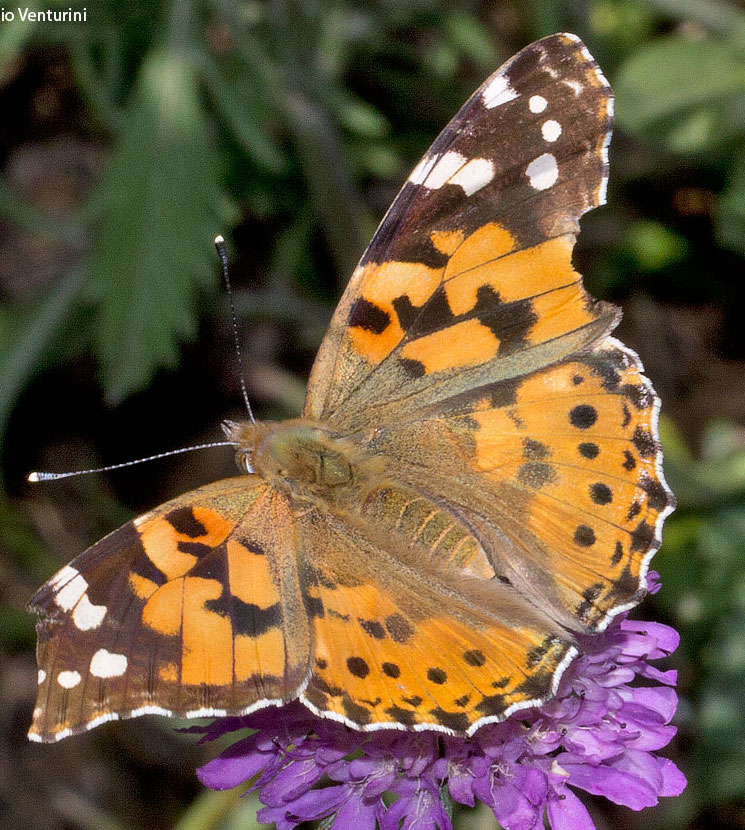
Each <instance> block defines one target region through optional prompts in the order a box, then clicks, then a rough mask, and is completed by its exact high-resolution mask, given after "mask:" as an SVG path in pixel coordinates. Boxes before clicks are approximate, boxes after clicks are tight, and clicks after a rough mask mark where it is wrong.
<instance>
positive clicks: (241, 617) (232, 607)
mask: <svg viewBox="0 0 745 830" xmlns="http://www.w3.org/2000/svg"><path fill="white" fill-rule="evenodd" d="M204 607H205V609H206V610H207V611H211V612H213V613H215V614H219V615H220V616H221V617H228V618H229V619H230V620H232V622H233V631H234V632H235V633H236V634H242V635H245V636H247V637H260V636H261V635H262V634H265V633H266V632H267V631H269V630H270V629H272V628H280V627H281V625H282V607H281V605H280V604H279V603H278V602H275V603H274V605H270V606H268V607H267V608H261V607H260V606H258V605H255V604H254V603H253V602H243V600H241V599H239V598H238V597H236V596H233V595H232V594H227V593H226V592H223V593H222V594H221V595H220V596H219V597H218V598H217V599H208V600H207V601H206V602H205V603H204Z"/></svg>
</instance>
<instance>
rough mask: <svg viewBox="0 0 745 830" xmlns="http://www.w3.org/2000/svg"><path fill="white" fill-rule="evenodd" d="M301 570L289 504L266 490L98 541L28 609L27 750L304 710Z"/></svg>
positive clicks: (175, 513) (216, 495) (181, 511)
mask: <svg viewBox="0 0 745 830" xmlns="http://www.w3.org/2000/svg"><path fill="white" fill-rule="evenodd" d="M296 562H297V539H296V535H295V525H294V521H293V515H292V511H291V509H290V505H289V502H288V500H287V499H286V497H284V496H282V495H281V494H279V493H277V492H276V491H274V490H272V489H271V488H269V487H268V486H267V485H266V483H265V482H264V481H262V480H261V479H259V478H258V477H254V478H252V479H248V478H247V477H238V478H232V479H226V480H223V481H218V482H215V483H214V484H211V485H208V486H206V487H202V488H200V489H199V490H195V491H194V492H191V493H186V494H185V495H183V496H180V497H179V498H177V499H174V500H173V501H171V502H168V503H166V504H164V505H161V506H160V507H159V508H157V509H156V510H153V511H152V512H150V513H148V514H146V515H144V516H142V517H140V518H139V519H135V520H134V521H133V522H129V523H128V524H126V525H124V526H123V527H121V528H120V529H119V530H117V531H115V532H114V533H112V534H110V535H109V536H107V537H106V538H104V539H102V540H101V541H100V542H98V543H97V544H96V545H94V546H93V547H91V548H90V549H89V550H87V551H86V552H85V553H83V554H82V555H81V556H79V557H78V558H77V559H76V560H74V561H73V562H72V563H71V564H70V565H67V566H66V567H65V568H63V569H62V570H61V571H60V572H59V573H58V574H56V575H55V576H54V577H53V578H52V579H51V580H50V581H49V582H48V583H47V584H46V585H45V586H44V587H43V588H42V589H41V590H40V591H39V592H38V594H37V595H36V596H35V597H34V599H33V600H32V602H31V608H32V610H33V611H35V612H36V613H37V614H38V615H39V616H40V620H39V622H38V624H37V632H38V648H37V661H38V665H39V692H38V701H37V707H36V709H35V711H34V720H33V725H32V727H31V731H30V733H29V735H30V737H31V738H32V739H34V740H40V741H54V740H59V739H60V738H64V737H66V736H67V735H70V734H74V733H77V732H81V731H83V730H84V729H90V728H91V727H93V726H95V725H97V724H98V723H102V722H104V721H107V720H113V719H118V718H126V717H134V716H136V715H141V714H146V713H150V712H154V713H159V714H165V715H173V716H181V717H198V716H200V715H221V714H227V713H233V714H235V713H240V712H248V711H251V710H252V709H255V708H257V707H258V706H265V705H267V704H269V703H281V702H283V701H285V700H289V699H292V698H293V697H296V696H297V691H298V689H299V687H300V686H301V684H302V683H303V682H304V680H305V678H306V675H307V673H308V667H309V662H310V652H311V646H310V630H309V625H308V618H307V615H306V612H305V609H304V606H303V600H302V595H301V591H300V581H299V577H298V575H297V568H296Z"/></svg>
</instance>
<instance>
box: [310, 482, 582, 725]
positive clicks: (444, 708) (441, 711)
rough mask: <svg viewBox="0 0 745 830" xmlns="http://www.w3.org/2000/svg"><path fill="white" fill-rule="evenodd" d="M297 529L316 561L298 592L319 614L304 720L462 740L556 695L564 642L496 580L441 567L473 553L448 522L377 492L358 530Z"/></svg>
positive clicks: (410, 500) (412, 499)
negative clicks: (312, 715)
mask: <svg viewBox="0 0 745 830" xmlns="http://www.w3.org/2000/svg"><path fill="white" fill-rule="evenodd" d="M381 501H382V502H383V503H382V504H381ZM433 508H434V509H433ZM407 510H408V511H410V516H409V517H407V516H406V515H405V514H406V512H407ZM410 518H414V522H410V521H409V519H410ZM300 522H301V526H302V533H303V538H304V540H305V543H306V545H307V549H308V550H309V551H320V550H323V551H324V556H323V557H315V568H314V569H313V578H312V579H310V581H309V587H308V591H309V594H310V596H311V597H312V598H313V599H314V601H315V603H316V605H317V608H318V609H319V613H317V614H316V615H315V617H314V620H313V641H314V662H313V674H312V677H311V679H310V682H309V684H308V686H307V688H306V689H305V690H304V691H303V693H302V697H301V700H302V701H303V702H304V703H305V704H306V705H307V706H309V707H310V708H311V709H312V710H313V711H315V712H317V713H318V714H320V715H322V716H324V717H331V718H334V719H336V720H340V721H343V722H345V723H347V724H349V725H351V726H354V727H356V728H361V729H376V728H381V727H397V728H410V729H439V730H442V731H445V732H458V733H466V732H468V733H470V732H472V731H474V730H475V729H477V728H478V727H479V726H480V725H482V724H484V723H487V722H492V721H496V720H502V719H503V718H505V717H507V716H508V715H509V714H510V713H511V712H513V711H516V710H517V709H520V708H524V707H525V706H529V705H534V704H535V703H536V702H538V701H541V700H545V699H546V698H547V697H549V696H550V695H551V693H552V692H553V691H555V688H556V686H557V685H558V681H559V678H560V676H561V673H562V671H563V668H564V667H565V666H566V665H567V663H568V661H569V660H571V658H572V656H573V655H574V653H575V651H574V647H573V645H572V638H571V636H569V635H567V633H566V632H565V631H561V630H560V629H559V628H558V626H555V625H552V624H551V622H550V621H548V620H547V618H546V617H545V616H543V615H542V614H540V612H538V611H536V610H534V609H531V608H530V606H529V605H527V604H526V603H524V602H522V601H521V600H520V598H519V597H517V596H515V594H514V592H510V591H508V590H506V589H505V587H504V586H503V585H502V584H501V583H500V582H499V581H498V580H495V579H491V580H486V579H484V578H483V575H484V574H483V572H481V573H480V575H479V576H471V575H470V574H469V571H473V570H474V568H473V567H471V568H468V567H466V568H460V567H456V566H454V564H453V563H452V562H450V563H446V561H445V558H446V557H443V554H445V553H446V552H448V551H451V552H452V551H453V550H460V551H461V553H462V554H464V555H465V554H466V551H467V550H468V549H469V548H468V544H466V543H469V542H470V543H472V544H471V547H470V555H469V556H467V557H466V558H467V559H470V561H471V564H472V565H473V563H475V561H476V559H477V556H475V555H474V554H477V553H478V551H477V550H476V548H478V545H477V544H476V543H475V540H474V539H473V538H472V537H471V536H470V535H469V534H468V533H467V532H465V531H464V529H463V528H462V527H461V526H460V525H459V524H458V523H457V522H456V521H455V520H454V518H453V517H452V516H451V515H449V514H447V513H446V512H444V511H439V510H437V509H436V506H434V505H433V504H432V503H431V502H427V500H425V499H421V498H417V496H416V494H415V493H413V492H409V493H403V492H401V491H398V492H396V491H392V490H391V488H390V487H388V486H384V487H382V488H381V489H380V490H379V491H377V492H375V493H370V495H369V497H368V500H367V505H366V510H365V516H364V518H362V517H359V518H358V519H357V520H354V521H350V520H349V518H348V517H345V519H344V520H341V519H340V518H339V517H335V516H333V515H329V514H325V515H321V514H318V513H316V514H315V515H314V514H313V513H309V514H306V516H305V517H304V518H303V519H301V520H300ZM431 525H434V527H430V526H431ZM428 530H429V534H428ZM448 532H449V533H451V535H453V536H454V538H453V539H452V541H453V544H452V545H448V544H445V543H444V537H445V534H447V533H448ZM309 558H310V559H311V560H312V559H313V557H312V555H311V556H310V557H309ZM482 567H483V566H481V565H480V566H478V567H477V568H476V571H481V568H482ZM491 574H492V576H493V571H492V572H491Z"/></svg>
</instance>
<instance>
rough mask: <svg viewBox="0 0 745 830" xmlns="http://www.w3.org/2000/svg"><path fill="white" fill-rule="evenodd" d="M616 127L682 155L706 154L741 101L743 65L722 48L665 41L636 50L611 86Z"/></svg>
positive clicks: (675, 39) (744, 82) (706, 43)
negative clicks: (735, 101) (732, 104)
mask: <svg viewBox="0 0 745 830" xmlns="http://www.w3.org/2000/svg"><path fill="white" fill-rule="evenodd" d="M613 87H614V90H615V93H616V100H617V105H618V106H617V112H618V123H619V125H620V126H622V127H624V128H625V129H627V130H629V131H630V132H633V133H639V134H642V135H645V136H646V137H651V138H656V139H660V140H662V141H663V142H665V143H667V144H668V146H670V148H671V149H673V150H676V151H683V152H692V151H698V150H706V149H707V148H708V147H709V146H710V145H711V144H712V143H714V142H715V141H718V140H719V139H720V136H719V134H718V127H719V125H720V124H724V123H726V112H725V110H726V106H725V105H726V103H727V101H728V100H731V99H732V98H733V97H737V96H745V61H743V59H742V58H741V57H740V56H739V55H738V54H737V53H736V52H735V51H734V50H733V49H731V48H730V47H729V46H728V45H727V44H726V43H723V42H717V41H714V40H705V41H692V40H685V39H683V38H681V37H677V36H671V37H665V38H660V39H659V40H656V41H655V42H654V43H651V44H649V45H645V46H643V47H641V48H640V49H638V50H637V51H636V52H635V53H634V54H633V55H632V56H631V57H630V58H629V59H628V60H627V61H626V62H625V63H624V64H623V66H622V67H621V69H620V71H619V72H618V75H617V77H616V78H615V81H614V84H613Z"/></svg>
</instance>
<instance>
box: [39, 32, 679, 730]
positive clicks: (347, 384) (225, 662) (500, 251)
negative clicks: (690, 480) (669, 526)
mask: <svg viewBox="0 0 745 830" xmlns="http://www.w3.org/2000/svg"><path fill="white" fill-rule="evenodd" d="M611 119H612V97H611V92H610V89H609V87H608V84H607V82H606V81H605V79H604V78H603V75H602V74H601V72H600V70H599V68H598V66H597V64H596V63H595V61H594V60H593V59H592V57H591V56H590V54H589V52H588V51H587V49H586V48H585V47H584V45H583V44H582V42H581V41H580V40H579V39H578V38H577V37H575V36H573V35H567V34H561V35H554V36H552V37H548V38H545V39H544V40H541V41H538V42H537V43H534V44H533V45H531V46H528V47H527V48H525V49H523V51H522V52H520V53H519V54H518V55H516V56H515V57H514V58H512V60H510V61H508V62H507V63H506V64H505V65H504V66H503V67H502V68H501V69H499V70H498V71H497V72H496V73H495V74H494V75H492V76H491V77H490V78H489V79H488V80H487V81H486V82H485V83H484V84H483V85H482V86H481V87H480V88H479V89H478V90H477V91H476V92H475V93H474V95H473V96H472V97H471V98H470V100H469V101H468V102H467V103H466V104H465V106H464V107H463V108H462V109H461V111H460V112H459V113H458V114H457V115H456V116H455V118H454V119H453V120H452V121H451V122H450V124H449V125H448V126H447V127H446V128H445V130H444V131H443V132H442V134H441V135H440V136H439V137H438V138H437V140H436V141H435V143H434V144H433V145H432V147H431V148H430V150H429V152H428V153H427V154H426V155H425V156H424V158H423V159H422V160H421V161H420V162H419V164H418V165H417V166H416V167H415V168H414V171H413V172H412V174H411V175H410V176H409V178H408V180H407V181H406V183H405V184H404V186H403V188H402V190H401V192H400V193H399V195H398V197H397V198H396V200H395V202H394V203H393V206H392V207H391V209H390V210H389V212H388V214H387V215H386V217H385V219H384V220H383V222H382V224H381V226H380V228H379V229H378V232H377V233H376V234H375V237H374V238H373V240H372V242H371V244H370V246H369V248H368V249H367V251H366V252H365V254H364V255H363V257H362V260H361V262H360V264H359V266H358V268H357V269H356V271H355V272H354V274H353V276H352V279H351V281H350V283H349V286H348V287H347V290H346V292H345V294H344V296H343V298H342V300H341V302H340V303H339V306H338V308H337V310H336V313H335V314H334V317H333V319H332V321H331V325H330V327H329V330H328V333H327V334H326V337H325V339H324V341H323V344H322V345H321V348H320V351H319V354H318V357H317V359H316V362H315V365H314V367H313V372H312V375H311V379H310V385H309V387H308V394H307V399H306V402H305V409H304V412H303V416H302V418H298V419H296V420H292V421H286V422H284V423H256V424H254V423H251V422H245V423H227V424H226V425H225V429H226V432H227V435H228V438H229V440H231V441H234V442H235V445H236V447H237V459H238V464H239V467H240V468H241V472H242V474H241V475H238V476H236V477H234V478H230V479H226V480H224V481H217V482H215V483H213V484H208V485H207V486H205V487H201V488H199V489H198V490H195V491H194V492H191V493H187V494H185V495H183V496H181V497H179V498H176V499H174V500H173V501H170V502H168V503H167V504H163V505H161V506H160V507H157V508H156V509H155V510H153V511H151V512H150V513H147V514H145V515H144V516H141V517H140V518H137V519H135V520H134V521H132V522H129V523H127V524H126V525H124V527H122V528H120V529H119V530H117V531H115V532H114V533H112V534H110V535H109V536H107V537H106V538H105V539H102V540H101V541H100V542H98V543H97V544H95V545H93V547H91V548H90V549H89V550H87V551H86V552H85V553H83V554H82V555H81V556H79V557H78V558H77V559H76V560H75V561H74V562H73V563H72V564H71V565H69V566H67V567H65V568H63V569H62V570H61V571H60V572H59V573H58V574H57V575H56V576H54V577H53V578H52V579H51V580H50V581H49V582H48V583H47V584H46V585H45V586H44V587H43V588H42V589H41V590H40V591H39V592H38V594H37V595H36V596H35V598H34V599H33V601H32V605H31V607H32V609H33V610H34V611H35V612H36V613H37V614H38V615H39V617H40V620H39V622H38V636H39V645H38V663H39V693H38V703H37V708H36V709H35V711H34V718H33V726H32V727H31V732H30V737H31V738H32V739H34V740H38V741H54V740H59V739H60V738H63V737H65V736H67V735H71V734H74V733H77V732H81V731H83V730H86V729H90V728H92V727H94V726H96V725H98V724H100V723H103V722H104V721H109V720H114V719H117V718H129V717H136V716H137V715H142V714H146V713H152V712H155V713H158V714H163V715H173V716H179V717H187V718H191V717H200V716H208V715H218V716H219V715H226V714H238V713H247V712H251V711H253V710H256V709H259V708H261V707H265V706H269V705H274V704H282V703H283V702H286V701H290V700H293V699H299V700H300V701H302V703H304V704H305V705H306V706H307V707H308V708H309V709H310V710H312V711H313V712H315V713H317V714H318V715H320V716H322V717H327V718H333V719H335V720H339V721H342V722H344V723H346V724H349V725H350V726H352V727H355V728H357V729H377V728H406V729H415V730H416V729H437V730H441V731H444V732H450V733H456V734H471V733H473V732H474V730H476V729H477V728H478V727H480V726H481V725H483V724H485V723H489V722H493V721H497V720H501V719H504V718H505V717H507V716H508V715H509V714H510V713H512V712H514V711H516V710H518V709H521V708H523V707H528V706H532V705H535V704H536V703H538V702H540V701H543V700H545V699H546V698H548V697H549V696H550V695H551V694H552V693H553V692H554V691H555V690H556V688H557V684H558V682H559V679H560V677H561V674H562V672H563V671H564V669H565V668H566V666H567V665H568V664H569V662H570V661H571V660H572V658H573V657H574V656H575V654H576V649H575V646H574V644H573V639H574V638H573V634H572V632H593V631H601V630H602V629H604V628H605V627H606V626H607V625H608V623H609V621H610V620H611V619H612V618H613V617H614V616H615V615H616V614H618V613H619V612H621V611H624V610H626V609H628V608H631V607H632V606H634V605H636V604H637V603H638V602H639V601H640V599H641V598H642V597H643V595H644V588H643V586H644V584H645V582H644V578H645V574H646V571H647V565H648V562H649V559H650V558H651V556H652V554H653V553H654V551H655V550H656V549H657V547H658V546H659V540H660V531H661V526H662V522H663V520H664V518H665V516H666V515H667V514H668V513H669V512H670V510H671V509H672V496H671V494H670V492H669V491H668V489H667V487H666V485H665V482H664V479H663V476H662V470H661V456H660V447H659V442H658V438H657V425H656V421H657V411H658V401H657V399H656V397H655V394H654V391H653V390H652V387H651V386H650V384H649V382H648V381H647V379H646V378H645V377H644V376H643V375H642V367H641V364H640V362H639V359H638V358H637V356H636V355H635V354H634V353H633V352H632V351H630V350H629V349H627V348H626V347H624V346H623V345H622V344H621V343H619V342H618V341H616V340H615V339H613V338H612V337H610V332H611V331H612V330H613V328H614V327H615V325H616V324H617V322H618V319H619V312H618V310H617V309H616V308H614V307H613V306H611V305H608V304H606V303H600V302H596V301H594V300H593V299H592V298H591V297H590V296H589V295H588V294H587V293H586V292H585V290H584V288H583V286H582V282H581V279H580V276H579V275H578V274H577V272H576V271H575V270H574V269H573V268H572V264H571V257H572V248H573V245H574V241H575V236H576V234H577V232H578V229H579V225H578V220H579V218H580V216H582V214H583V213H585V212H586V211H587V210H589V209H591V208H593V207H595V206H597V205H599V204H602V203H603V201H604V199H605V190H606V182H607V175H608V158H607V151H608V143H609V138H610V130H611Z"/></svg>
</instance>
